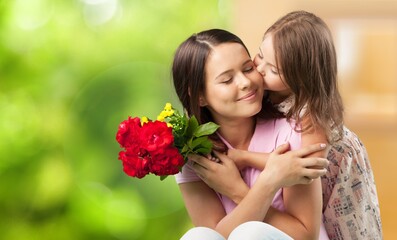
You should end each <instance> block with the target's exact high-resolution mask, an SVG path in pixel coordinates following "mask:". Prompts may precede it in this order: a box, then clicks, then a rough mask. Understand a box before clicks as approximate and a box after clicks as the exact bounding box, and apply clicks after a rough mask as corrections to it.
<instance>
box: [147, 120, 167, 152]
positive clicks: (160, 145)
mask: <svg viewBox="0 0 397 240" xmlns="http://www.w3.org/2000/svg"><path fill="white" fill-rule="evenodd" d="M141 130H142V131H141V134H140V136H141V141H142V148H144V149H146V150H148V151H149V152H156V151H159V150H163V149H165V148H166V147H168V146H169V145H171V144H173V142H174V136H173V135H172V128H170V127H168V126H167V123H165V122H160V121H154V122H148V123H145V124H144V125H143V126H142V129H141Z"/></svg>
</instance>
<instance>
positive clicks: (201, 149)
mask: <svg viewBox="0 0 397 240" xmlns="http://www.w3.org/2000/svg"><path fill="white" fill-rule="evenodd" d="M194 152H195V153H197V154H208V153H210V152H211V148H206V147H202V148H198V149H195V150H194Z"/></svg>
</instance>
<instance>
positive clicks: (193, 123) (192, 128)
mask: <svg viewBox="0 0 397 240" xmlns="http://www.w3.org/2000/svg"><path fill="white" fill-rule="evenodd" d="M198 126H199V124H198V121H197V118H196V117H195V116H193V117H191V118H190V119H189V122H188V125H187V129H186V137H187V138H191V137H192V136H193V133H195V132H196V129H197V127H198Z"/></svg>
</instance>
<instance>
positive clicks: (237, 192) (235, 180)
mask: <svg viewBox="0 0 397 240" xmlns="http://www.w3.org/2000/svg"><path fill="white" fill-rule="evenodd" d="M215 154H216V157H217V158H218V159H219V160H215V159H209V158H206V157H203V156H200V155H189V160H191V161H193V162H194V164H193V166H192V167H193V170H194V171H195V172H196V173H197V175H198V176H200V178H201V179H202V180H203V181H204V182H205V183H206V184H207V185H208V186H209V187H211V188H212V189H214V190H215V191H216V192H218V193H220V194H222V195H225V196H227V197H229V198H230V199H231V200H233V201H234V202H235V203H239V202H240V201H241V200H242V199H243V198H244V196H245V195H246V194H247V192H248V191H249V187H248V186H247V184H246V183H245V182H244V180H243V179H242V177H241V175H240V172H239V170H238V168H237V166H236V164H235V163H234V162H233V160H231V159H230V158H229V157H228V156H226V155H225V154H221V153H218V152H215ZM210 158H211V157H210Z"/></svg>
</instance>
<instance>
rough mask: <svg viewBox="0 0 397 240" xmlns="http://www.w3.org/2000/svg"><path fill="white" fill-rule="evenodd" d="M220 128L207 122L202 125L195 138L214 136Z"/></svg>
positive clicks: (195, 133)
mask: <svg viewBox="0 0 397 240" xmlns="http://www.w3.org/2000/svg"><path fill="white" fill-rule="evenodd" d="M218 128H219V125H217V124H215V123H213V122H207V123H205V124H203V125H200V126H199V127H198V128H197V129H196V131H195V132H194V136H195V137H201V136H207V135H211V134H213V133H214V132H215V131H216V130H217V129H218Z"/></svg>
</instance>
